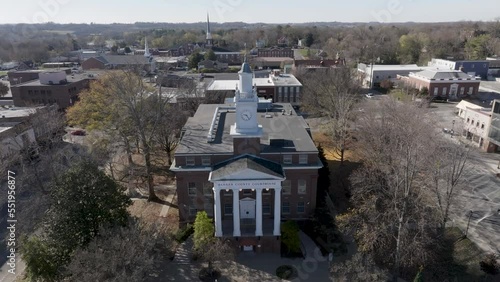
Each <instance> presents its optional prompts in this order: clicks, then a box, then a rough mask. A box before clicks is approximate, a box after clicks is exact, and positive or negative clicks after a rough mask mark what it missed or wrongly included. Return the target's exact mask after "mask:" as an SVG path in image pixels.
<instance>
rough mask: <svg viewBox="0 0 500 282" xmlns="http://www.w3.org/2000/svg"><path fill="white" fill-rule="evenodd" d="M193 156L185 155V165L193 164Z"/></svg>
mask: <svg viewBox="0 0 500 282" xmlns="http://www.w3.org/2000/svg"><path fill="white" fill-rule="evenodd" d="M194 164H195V163H194V157H186V166H194Z"/></svg>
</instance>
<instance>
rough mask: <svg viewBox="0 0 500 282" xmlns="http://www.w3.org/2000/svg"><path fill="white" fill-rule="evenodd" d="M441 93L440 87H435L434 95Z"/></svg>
mask: <svg viewBox="0 0 500 282" xmlns="http://www.w3.org/2000/svg"><path fill="white" fill-rule="evenodd" d="M438 94H439V88H437V87H434V96H437V95H438Z"/></svg>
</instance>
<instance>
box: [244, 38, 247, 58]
mask: <svg viewBox="0 0 500 282" xmlns="http://www.w3.org/2000/svg"><path fill="white" fill-rule="evenodd" d="M244 45H245V63H247V43H246V42H245V44H244Z"/></svg>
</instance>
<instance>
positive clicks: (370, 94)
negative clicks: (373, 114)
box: [365, 93, 373, 98]
mask: <svg viewBox="0 0 500 282" xmlns="http://www.w3.org/2000/svg"><path fill="white" fill-rule="evenodd" d="M365 96H366V98H373V93H368V94H366V95H365Z"/></svg>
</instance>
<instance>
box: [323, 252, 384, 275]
mask: <svg viewBox="0 0 500 282" xmlns="http://www.w3.org/2000/svg"><path fill="white" fill-rule="evenodd" d="M330 273H331V275H332V278H334V279H335V281H345V282H348V281H373V282H379V281H389V280H390V275H389V273H388V271H386V270H384V269H381V268H380V267H378V266H377V265H376V263H375V260H374V258H373V255H370V254H363V253H360V252H357V253H356V254H354V255H353V256H352V257H351V258H350V259H348V260H345V261H343V262H339V263H334V264H332V266H331V267H330Z"/></svg>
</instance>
